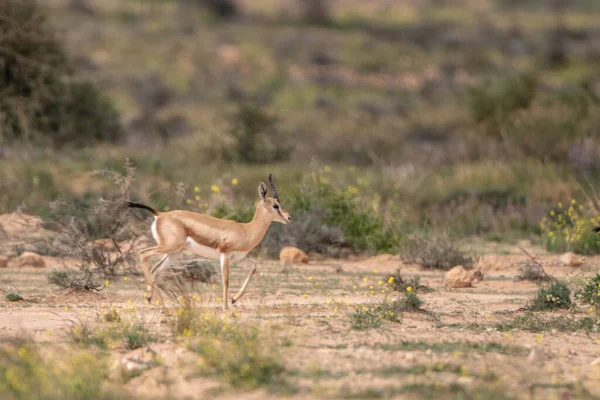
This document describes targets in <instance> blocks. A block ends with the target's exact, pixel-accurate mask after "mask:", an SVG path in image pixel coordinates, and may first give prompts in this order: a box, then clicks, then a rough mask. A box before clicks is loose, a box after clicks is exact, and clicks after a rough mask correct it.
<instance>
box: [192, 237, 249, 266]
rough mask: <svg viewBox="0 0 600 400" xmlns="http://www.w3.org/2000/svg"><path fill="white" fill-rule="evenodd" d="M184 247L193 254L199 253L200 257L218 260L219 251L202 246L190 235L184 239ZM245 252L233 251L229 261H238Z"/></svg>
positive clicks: (242, 257)
mask: <svg viewBox="0 0 600 400" xmlns="http://www.w3.org/2000/svg"><path fill="white" fill-rule="evenodd" d="M185 248H186V249H188V250H189V251H191V252H192V253H194V254H197V255H199V256H200V257H204V258H208V259H210V260H219V259H220V258H221V253H220V252H218V251H217V250H215V249H213V248H211V247H208V246H203V245H201V244H199V243H198V242H196V241H195V240H194V239H192V238H191V237H188V238H187V239H186V241H185ZM246 254H247V253H243V252H240V251H234V252H232V253H231V261H240V260H243V259H244V258H245V257H246Z"/></svg>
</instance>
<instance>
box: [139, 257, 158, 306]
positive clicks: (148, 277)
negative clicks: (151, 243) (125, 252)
mask: <svg viewBox="0 0 600 400" xmlns="http://www.w3.org/2000/svg"><path fill="white" fill-rule="evenodd" d="M158 247H159V246H155V247H149V248H147V249H143V250H141V251H140V264H141V266H142V272H143V273H144V280H145V281H146V301H147V302H148V303H150V302H151V301H152V294H153V289H154V280H153V279H152V274H151V273H150V269H149V268H148V259H149V258H150V257H151V256H152V255H154V254H155V251H156V250H157V249H158Z"/></svg>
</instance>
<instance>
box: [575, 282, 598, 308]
mask: <svg viewBox="0 0 600 400" xmlns="http://www.w3.org/2000/svg"><path fill="white" fill-rule="evenodd" d="M577 297H578V298H579V299H580V300H582V301H584V302H585V303H588V304H591V305H593V306H598V305H600V274H596V276H595V277H593V278H591V279H588V280H587V281H586V283H585V286H584V287H583V289H582V290H581V291H580V292H579V293H577Z"/></svg>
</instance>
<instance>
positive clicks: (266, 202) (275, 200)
mask: <svg viewBox="0 0 600 400" xmlns="http://www.w3.org/2000/svg"><path fill="white" fill-rule="evenodd" d="M269 185H271V197H267V191H268V190H267V185H265V183H264V182H261V183H260V185H258V196H259V197H260V202H259V203H258V206H257V207H256V208H257V211H258V210H259V209H260V208H261V207H262V208H263V209H264V211H263V212H266V213H267V216H268V218H270V220H271V221H276V222H281V223H282V224H288V223H289V222H290V221H291V220H292V217H290V214H289V213H288V212H287V211H285V210H284V209H283V207H281V204H280V202H279V193H278V192H277V187H276V186H275V184H274V183H273V177H272V176H271V174H269Z"/></svg>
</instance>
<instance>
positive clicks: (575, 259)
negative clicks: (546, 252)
mask: <svg viewBox="0 0 600 400" xmlns="http://www.w3.org/2000/svg"><path fill="white" fill-rule="evenodd" d="M558 260H559V261H560V263H561V264H563V265H566V266H567V267H580V266H582V265H583V264H585V257H581V256H578V255H577V254H575V253H572V252H568V253H565V254H563V255H561V256H560V258H559V259H558Z"/></svg>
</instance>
